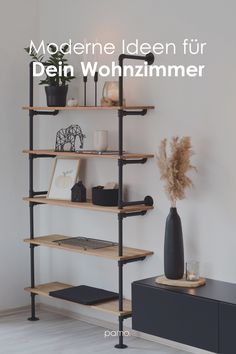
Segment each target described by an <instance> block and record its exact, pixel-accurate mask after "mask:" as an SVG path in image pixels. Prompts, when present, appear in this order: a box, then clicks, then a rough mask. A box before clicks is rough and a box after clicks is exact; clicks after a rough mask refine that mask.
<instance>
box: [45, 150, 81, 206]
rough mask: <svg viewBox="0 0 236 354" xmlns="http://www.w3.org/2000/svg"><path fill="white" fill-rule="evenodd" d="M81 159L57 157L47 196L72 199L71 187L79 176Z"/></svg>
mask: <svg viewBox="0 0 236 354" xmlns="http://www.w3.org/2000/svg"><path fill="white" fill-rule="evenodd" d="M79 166H80V159H73V158H61V157H60V158H59V157H56V158H55V162H54V166H53V172H52V177H51V181H50V186H49V189H48V194H47V198H50V199H63V200H71V188H72V187H73V185H74V184H75V183H76V181H77V179H78V177H79Z"/></svg>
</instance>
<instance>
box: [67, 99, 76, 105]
mask: <svg viewBox="0 0 236 354" xmlns="http://www.w3.org/2000/svg"><path fill="white" fill-rule="evenodd" d="M67 106H68V107H76V106H78V100H76V99H75V98H71V99H69V100H68V101H67Z"/></svg>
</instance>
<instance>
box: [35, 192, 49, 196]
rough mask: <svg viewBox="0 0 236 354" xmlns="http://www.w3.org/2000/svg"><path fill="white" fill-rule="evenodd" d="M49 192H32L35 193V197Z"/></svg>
mask: <svg viewBox="0 0 236 354" xmlns="http://www.w3.org/2000/svg"><path fill="white" fill-rule="evenodd" d="M47 193H48V191H37V192H33V193H32V194H33V197H34V196H36V195H45V194H47Z"/></svg>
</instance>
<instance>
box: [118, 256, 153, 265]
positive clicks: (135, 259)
mask: <svg viewBox="0 0 236 354" xmlns="http://www.w3.org/2000/svg"><path fill="white" fill-rule="evenodd" d="M145 258H146V256H142V257H137V258H130V259H124V260H123V259H121V260H119V261H118V264H119V263H121V264H122V265H124V264H127V263H133V262H138V261H143V260H144V259H145Z"/></svg>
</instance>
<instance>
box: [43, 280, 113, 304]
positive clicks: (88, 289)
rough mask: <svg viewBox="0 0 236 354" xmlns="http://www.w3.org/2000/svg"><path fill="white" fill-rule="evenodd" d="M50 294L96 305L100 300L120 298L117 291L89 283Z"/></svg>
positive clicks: (50, 293)
mask: <svg viewBox="0 0 236 354" xmlns="http://www.w3.org/2000/svg"><path fill="white" fill-rule="evenodd" d="M49 295H50V296H53V297H56V298H59V299H63V300H67V301H72V302H76V303H79V304H83V305H94V304H98V303H100V302H105V301H109V300H114V299H118V298H119V295H118V294H117V293H114V292H112V291H108V290H104V289H99V288H94V287H92V286H87V285H79V286H74V287H71V288H67V289H62V290H56V291H50V292H49Z"/></svg>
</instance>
